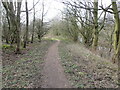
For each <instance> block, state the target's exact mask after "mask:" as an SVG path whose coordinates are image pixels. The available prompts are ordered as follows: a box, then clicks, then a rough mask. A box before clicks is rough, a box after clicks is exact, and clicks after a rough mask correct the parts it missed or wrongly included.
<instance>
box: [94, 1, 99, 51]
mask: <svg viewBox="0 0 120 90" xmlns="http://www.w3.org/2000/svg"><path fill="white" fill-rule="evenodd" d="M93 14H94V30H93V43H92V47H93V49H94V50H96V49H97V46H98V35H99V32H98V0H94V11H93Z"/></svg>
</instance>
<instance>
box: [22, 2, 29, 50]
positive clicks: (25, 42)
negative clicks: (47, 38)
mask: <svg viewBox="0 0 120 90" xmlns="http://www.w3.org/2000/svg"><path fill="white" fill-rule="evenodd" d="M25 5H26V32H25V39H24V46H23V47H24V48H26V45H27V43H28V25H29V15H28V3H27V0H26V2H25Z"/></svg>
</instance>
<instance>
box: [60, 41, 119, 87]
mask: <svg viewBox="0 0 120 90" xmlns="http://www.w3.org/2000/svg"><path fill="white" fill-rule="evenodd" d="M59 54H60V57H61V62H62V65H63V67H64V71H65V73H66V76H67V77H68V79H69V80H70V82H71V85H72V86H73V87H75V88H101V87H102V88H116V87H117V69H118V67H117V65H115V64H112V63H111V62H110V61H108V60H105V59H104V58H101V57H100V56H98V55H95V54H94V53H92V52H91V51H89V50H88V49H87V48H85V47H84V46H83V45H80V44H78V43H72V42H70V43H69V42H64V41H61V44H60V45H59Z"/></svg>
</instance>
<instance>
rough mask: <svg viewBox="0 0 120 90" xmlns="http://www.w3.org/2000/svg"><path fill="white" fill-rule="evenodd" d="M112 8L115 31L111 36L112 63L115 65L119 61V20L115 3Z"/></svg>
mask: <svg viewBox="0 0 120 90" xmlns="http://www.w3.org/2000/svg"><path fill="white" fill-rule="evenodd" d="M112 8H113V13H114V19H115V30H114V34H113V40H114V43H113V47H114V56H113V62H114V63H115V62H116V60H117V61H118V60H120V18H119V13H118V8H117V4H116V2H115V1H114V2H112ZM118 62H119V61H118Z"/></svg>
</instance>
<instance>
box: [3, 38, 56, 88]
mask: <svg viewBox="0 0 120 90" xmlns="http://www.w3.org/2000/svg"><path fill="white" fill-rule="evenodd" d="M53 42H54V41H50V40H43V41H42V42H41V43H34V44H32V45H31V46H30V49H29V50H28V51H27V52H26V53H24V54H23V55H17V56H11V55H10V56H9V58H7V59H10V60H12V59H15V60H13V62H12V63H11V64H4V65H3V71H2V73H3V77H2V79H3V80H2V81H3V83H2V84H3V88H25V87H28V88H31V87H38V86H40V78H41V70H42V65H43V62H44V59H43V58H44V55H45V53H46V51H47V49H48V47H49V46H50V45H51V44H52V43H53ZM7 55H8V54H7ZM11 57H12V58H11ZM13 57H14V58H13ZM15 57H16V58H15ZM5 60H6V58H5V57H3V62H5ZM38 82H39V83H38ZM38 84H39V85H38Z"/></svg>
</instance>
